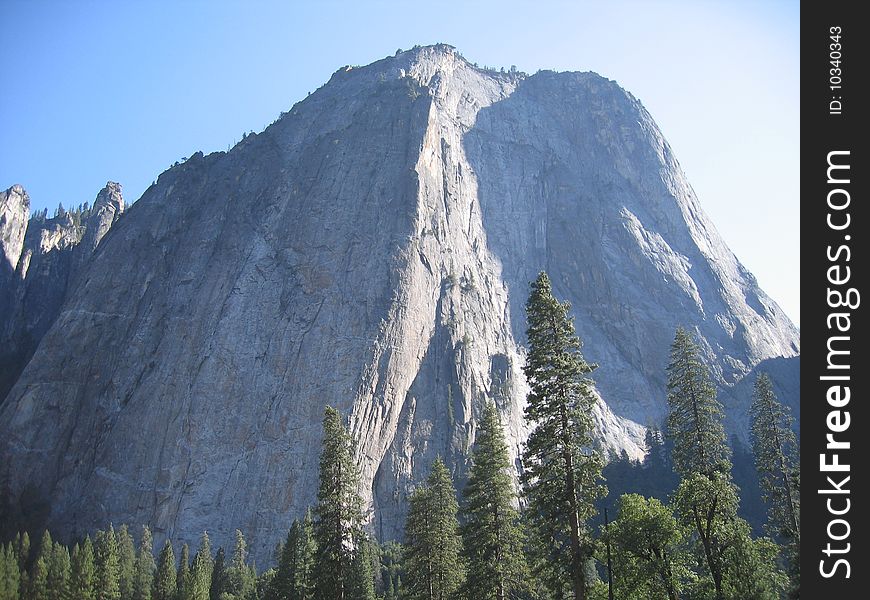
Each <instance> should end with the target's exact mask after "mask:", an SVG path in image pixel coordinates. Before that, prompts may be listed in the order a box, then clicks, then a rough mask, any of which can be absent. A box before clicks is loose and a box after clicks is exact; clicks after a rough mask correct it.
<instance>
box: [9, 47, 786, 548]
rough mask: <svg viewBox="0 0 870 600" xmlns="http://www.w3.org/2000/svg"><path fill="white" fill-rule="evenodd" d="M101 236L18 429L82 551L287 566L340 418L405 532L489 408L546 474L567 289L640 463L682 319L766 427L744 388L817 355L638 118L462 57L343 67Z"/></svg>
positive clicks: (606, 410)
mask: <svg viewBox="0 0 870 600" xmlns="http://www.w3.org/2000/svg"><path fill="white" fill-rule="evenodd" d="M109 195H111V192H109ZM118 197H119V196H118ZM113 206H114V205H113ZM121 206H122V205H121ZM5 210H6V209H5V208H4V211H5ZM119 212H120V210H118V209H117V208H116V209H115V212H114V213H113V215H114V216H112V219H111V222H114V219H115V216H116V214H117V213H119ZM4 214H5V213H4ZM104 214H105V215H106V219H109V211H108V210H107V211H106V213H104ZM10 222H12V221H11V220H10ZM101 223H104V224H106V228H108V223H109V221H101ZM10 231H12V229H11V228H10ZM99 231H101V229H99V228H95V229H91V228H90V226H89V227H88V230H87V232H86V234H85V235H84V236H83V237H80V238H79V243H78V247H90V246H91V242H88V243H87V244H86V243H85V240H86V239H90V238H88V235H89V234H90V232H99ZM13 233H14V232H13ZM3 235H4V238H3V240H4V246H5V244H6V239H7V237H6V236H7V234H6V233H5V230H4V234H3ZM16 235H17V234H15V235H13V234H10V235H9V239H10V240H11V241H10V242H9V249H8V250H6V249H5V247H4V251H5V252H6V253H7V254H6V256H11V255H14V253H15V246H14V244H13V242H14V240H15V239H17V237H16ZM97 237H100V236H99V235H98V236H97ZM97 241H98V242H99V247H98V248H97V251H96V253H95V254H94V255H93V256H92V258H91V259H90V260H88V261H85V262H84V263H83V264H82V266H81V267H79V270H80V273H79V274H78V275H77V276H76V278H75V283H74V284H72V287H71V288H70V289H69V290H68V291H67V292H66V293H65V296H64V298H65V299H64V301H63V303H62V306H61V307H60V309H59V311H58V312H57V313H56V316H55V317H53V318H52V324H51V326H50V327H49V328H48V329H47V331H46V332H45V334H44V336H42V337H41V341H40V342H39V345H38V347H36V349H35V353H34V354H33V357H32V358H31V359H30V360H29V362H28V364H27V366H26V368H24V370H23V372H22V373H21V374H20V376H19V377H17V381H16V383H15V386H14V387H13V388H12V389H11V391H10V392H9V394H8V395H7V397H6V400H5V401H4V403H3V404H2V407H0V455H2V458H3V460H2V461H0V465H2V466H0V498H2V500H3V502H5V506H6V508H5V510H6V511H7V513H8V515H9V518H10V519H13V518H14V519H17V520H19V521H20V520H22V519H31V520H32V521H37V520H38V521H39V522H40V523H47V524H49V525H50V526H51V528H52V531H55V530H57V531H59V532H62V533H63V534H65V535H76V534H82V533H84V532H85V531H86V530H91V529H93V528H96V527H99V526H103V525H104V524H105V523H107V522H108V521H114V522H115V523H119V522H129V523H148V524H150V525H151V527H152V529H153V530H154V531H155V534H156V537H157V538H158V541H159V538H161V537H163V536H172V537H173V539H176V540H182V541H186V542H188V543H194V542H195V540H196V538H197V537H198V535H199V532H201V531H202V530H204V529H206V528H208V530H209V533H210V534H211V535H212V538H213V540H216V541H215V543H216V544H225V543H228V542H229V540H230V539H231V535H232V532H233V530H234V529H235V528H237V527H238V528H241V529H242V530H243V531H245V533H246V535H247V537H248V538H249V539H250V542H251V548H252V552H253V555H254V557H255V558H256V559H257V560H258V561H259V562H261V563H264V562H268V561H269V560H270V556H271V554H270V553H271V551H272V549H273V548H274V546H275V543H276V542H277V541H278V540H279V539H281V537H282V536H283V535H285V532H286V529H287V527H288V526H289V524H290V521H291V520H292V519H293V518H294V517H296V516H298V515H300V514H301V513H302V511H304V509H305V507H306V506H308V505H310V504H312V503H313V502H314V500H315V494H316V488H317V485H316V483H317V463H318V454H319V444H320V421H321V418H322V412H323V407H324V405H326V404H332V405H334V406H337V407H338V408H340V409H341V411H342V412H343V413H344V414H345V415H347V416H348V419H349V423H350V427H351V430H352V432H353V435H354V437H355V438H356V440H357V441H358V455H359V463H360V467H361V471H362V475H363V487H364V493H365V497H366V501H367V502H368V506H369V509H370V510H371V515H372V528H373V529H374V531H375V532H376V533H377V535H378V536H379V537H381V538H382V539H389V538H395V537H398V536H400V535H401V526H402V522H403V519H404V511H405V504H406V499H407V495H408V492H409V490H410V489H411V488H412V487H413V485H415V483H416V482H418V481H420V479H421V478H422V477H423V475H424V474H425V472H426V470H427V469H428V467H429V465H430V463H431V461H432V460H433V459H434V458H435V456H436V455H441V456H442V457H444V459H445V461H446V462H447V464H448V465H449V466H450V467H451V468H452V469H453V472H454V475H455V477H456V478H457V481H458V482H459V483H460V485H461V481H462V479H463V477H464V474H465V471H466V469H467V466H468V463H467V456H468V450H469V448H470V446H471V444H472V443H473V441H474V436H475V426H476V417H477V416H478V415H479V414H480V411H481V409H482V407H483V405H484V403H485V402H487V401H494V402H495V403H496V404H497V406H498V408H499V410H500V412H501V416H502V421H503V424H504V426H505V428H506V430H507V434H508V439H509V442H510V444H511V448H512V452H513V454H514V456H517V454H518V453H519V449H520V447H521V444H522V442H523V440H524V438H525V436H526V435H527V432H528V424H527V423H525V422H524V420H523V418H522V408H523V402H524V397H525V394H526V392H527V389H528V388H527V385H526V382H525V380H524V378H523V375H522V365H523V357H524V350H523V344H524V341H525V336H524V331H525V317H524V310H523V306H524V302H525V299H526V296H527V294H528V284H529V282H530V281H531V280H532V279H534V277H535V275H536V274H537V273H538V272H539V271H540V270H541V269H546V270H548V271H549V273H550V276H551V279H552V280H553V283H554V288H555V291H556V293H557V294H558V295H559V296H560V297H562V298H565V299H567V300H569V301H570V302H571V303H572V306H573V314H574V316H575V318H576V324H577V331H578V333H579V334H580V336H581V338H582V339H583V340H584V341H585V349H584V352H585V354H586V356H587V358H588V359H590V360H591V361H594V362H597V363H598V364H599V365H600V367H599V369H598V370H597V371H595V373H594V379H595V380H596V383H597V390H598V392H599V393H600V395H601V398H602V399H603V402H600V403H599V404H598V407H597V409H596V414H595V420H596V423H597V427H598V429H597V439H598V442H599V444H600V445H601V446H602V447H604V448H605V449H607V450H608V451H611V452H621V451H623V450H624V451H626V452H627V453H628V454H629V455H632V456H640V455H641V454H642V445H643V441H642V440H643V433H644V425H645V424H647V423H649V422H658V421H660V420H661V419H662V417H663V416H664V414H665V411H666V401H665V389H664V384H665V371H664V369H665V366H666V364H667V357H668V352H669V346H670V343H671V340H672V338H673V333H674V329H675V328H676V326H677V325H679V324H682V325H685V326H688V327H690V328H692V329H693V330H694V331H695V333H696V334H697V336H698V338H699V340H700V342H701V345H702V348H703V351H704V353H705V359H706V360H707V361H708V363H709V364H710V366H711V368H712V370H713V372H714V376H715V378H716V381H717V384H718V385H719V387H720V391H721V397H722V399H723V402H724V404H725V406H726V411H727V413H728V418H729V423H728V425H729V429H731V430H732V431H734V432H737V433H739V434H741V435H745V431H746V409H747V407H748V402H749V398H748V396H747V395H746V393H745V390H746V386H745V385H744V386H743V387H742V388H741V387H735V386H737V384H738V383H740V382H741V381H742V380H743V379H744V378H745V377H746V376H747V375H748V374H750V373H752V371H753V369H754V368H755V367H756V366H757V365H759V364H760V363H762V362H763V361H769V360H778V361H790V360H796V359H795V358H793V357H796V356H797V355H798V354H799V341H798V332H797V330H796V328H795V327H794V326H793V325H792V324H791V323H790V322H789V320H788V319H787V318H786V317H785V315H784V314H783V312H782V311H781V310H780V309H779V307H778V306H777V305H776V304H775V303H774V302H773V301H772V300H771V299H770V298H768V297H767V296H766V295H765V294H764V292H762V290H761V289H759V287H758V284H757V282H756V281H755V279H754V278H753V277H752V275H751V274H750V273H748V272H747V271H746V269H745V268H743V266H742V265H741V264H740V263H739V261H738V260H737V259H736V257H735V256H734V255H733V253H732V252H731V251H730V250H729V249H728V248H727V246H726V245H725V243H724V242H723V241H722V239H721V237H720V236H719V234H718V233H717V232H716V230H715V228H714V227H713V225H712V224H711V223H710V221H709V220H708V219H707V218H706V217H705V215H704V214H703V211H702V210H701V207H700V204H699V202H698V200H697V198H696V197H695V194H694V192H693V191H692V189H691V187H690V186H689V184H688V183H687V181H686V179H685V176H684V175H683V173H682V171H681V169H680V167H679V164H678V163H677V161H676V159H675V158H674V156H673V154H672V152H671V150H670V148H669V147H668V145H667V143H666V142H665V140H664V137H663V136H662V134H661V132H660V131H659V129H658V127H657V126H656V125H655V123H654V122H653V120H652V118H651V117H650V115H649V114H648V113H647V111H646V110H645V109H644V108H643V106H642V105H641V103H640V102H639V101H638V100H637V99H636V98H634V97H633V96H632V95H631V94H629V93H628V92H626V91H624V90H623V89H621V88H620V87H619V86H618V85H617V84H616V83H614V82H613V81H610V80H607V79H605V78H603V77H601V76H599V75H596V74H594V73H553V72H539V73H537V74H535V75H531V76H527V75H524V74H520V73H513V72H510V73H501V72H495V71H491V70H482V69H479V68H477V67H475V66H473V65H472V64H470V63H469V62H467V61H466V60H465V59H464V58H462V57H461V56H460V55H459V54H458V53H457V52H456V51H455V50H454V49H453V48H451V47H449V46H445V45H439V46H430V47H423V48H415V49H414V50H412V51H408V52H402V53H398V54H397V55H396V56H394V57H390V58H386V59H383V60H381V61H378V62H376V63H373V64H372V65H369V66H365V67H345V68H342V69H340V70H339V71H337V72H336V73H335V74H333V76H332V77H331V79H330V80H329V82H328V83H327V84H326V85H324V86H323V87H321V88H320V89H319V90H317V91H316V92H315V93H313V94H311V95H310V96H309V97H308V98H307V99H305V100H304V101H302V102H300V103H298V104H297V105H295V106H294V107H292V108H291V109H290V110H289V112H287V113H284V114H282V116H281V117H280V118H279V119H278V120H277V121H276V122H275V123H273V124H272V125H271V126H269V127H268V128H267V129H266V130H265V131H263V132H262V133H260V134H256V135H250V136H248V137H246V138H245V139H244V140H243V141H242V142H240V143H239V144H238V145H237V146H236V147H234V148H233V149H232V150H231V151H229V152H227V153H223V152H218V153H214V154H210V155H208V156H204V155H203V154H201V153H197V154H195V155H194V156H193V157H191V158H190V159H189V160H187V161H185V162H184V163H183V164H180V165H178V166H175V167H173V168H171V169H169V170H168V171H166V172H164V173H163V174H162V175H160V177H159V179H158V180H157V182H156V183H155V184H154V185H152V186H151V187H150V188H149V189H148V190H147V191H146V192H145V193H144V195H143V196H142V198H141V199H139V200H138V201H137V202H136V203H135V204H134V205H133V206H132V207H131V209H130V210H129V211H128V212H127V214H126V215H125V216H124V218H123V219H122V220H120V221H119V222H117V223H116V224H114V225H113V226H112V227H111V230H109V234H108V235H105V236H104V237H103V239H102V241H99V240H97ZM25 245H26V244H25ZM93 245H96V244H93ZM30 268H31V269H32V268H33V267H32V266H31V267H30ZM23 306H25V312H26V304H25V305H23ZM794 372H795V370H794V369H790V368H780V369H778V370H777V373H784V374H785V375H784V376H785V377H791V376H792V374H793V373H794ZM795 387H796V386H794V385H793V384H792V383H787V384H783V387H781V388H780V389H789V390H794V389H795ZM787 400H789V401H791V402H796V401H797V399H796V398H787ZM33 507H36V508H33ZM28 511H29V512H28Z"/></svg>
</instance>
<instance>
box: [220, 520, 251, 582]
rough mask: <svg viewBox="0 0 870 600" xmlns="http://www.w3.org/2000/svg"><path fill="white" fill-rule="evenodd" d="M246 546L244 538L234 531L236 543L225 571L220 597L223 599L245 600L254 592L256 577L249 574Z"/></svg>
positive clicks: (237, 531) (238, 531)
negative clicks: (222, 596) (244, 599)
mask: <svg viewBox="0 0 870 600" xmlns="http://www.w3.org/2000/svg"><path fill="white" fill-rule="evenodd" d="M247 560H248V546H247V544H246V543H245V536H244V535H242V532H241V531H240V530H238V529H236V543H235V550H234V551H233V559H232V561H231V563H230V566H229V568H228V569H227V570H226V577H225V580H224V586H223V587H224V589H223V592H222V595H224V597H225V598H236V599H242V598H247V597H248V596H249V595H250V594H252V593H253V592H254V591H255V590H256V583H257V576H256V573H252V572H251V568H250V567H249V566H248V564H247Z"/></svg>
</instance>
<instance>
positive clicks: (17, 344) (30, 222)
mask: <svg viewBox="0 0 870 600" xmlns="http://www.w3.org/2000/svg"><path fill="white" fill-rule="evenodd" d="M4 194H5V197H4V196H0V203H3V206H4V209H3V214H4V219H3V220H4V221H5V220H6V219H5V214H6V213H7V212H9V211H11V212H12V213H14V214H17V215H20V217H19V218H18V220H17V221H14V220H12V219H9V223H10V224H15V223H17V225H15V226H14V227H6V226H5V225H4V227H5V228H4V231H3V238H2V240H0V243H2V249H3V251H4V254H6V256H7V259H8V264H9V267H10V268H9V269H8V270H7V268H6V265H5V264H4V267H3V268H4V274H3V275H0V277H2V282H3V287H2V292H0V296H2V299H0V305H2V307H3V310H2V311H0V402H2V398H4V397H5V396H6V394H7V392H8V391H9V389H10V388H11V387H12V385H13V384H14V382H15V380H16V379H17V378H18V376H19V375H20V373H21V371H22V369H23V368H24V366H25V365H26V364H27V361H29V360H30V357H31V356H32V355H33V352H34V351H35V350H36V347H37V346H38V345H39V342H40V340H41V339H42V336H43V335H45V332H46V331H48V329H49V327H51V325H52V324H53V323H54V320H55V318H56V317H57V315H58V312H59V311H60V307H61V305H62V304H63V302H64V300H65V299H66V297H67V293H68V291H69V289H70V287H71V286H72V282H74V281H75V280H76V278H77V276H78V274H79V273H80V272H82V271H84V270H85V268H86V267H87V265H88V263H89V262H90V260H91V258H92V256H93V253H94V251H95V250H96V248H97V245H98V244H99V243H100V240H101V239H102V238H103V236H105V235H106V233H107V232H108V231H109V228H111V226H112V225H113V224H114V223H115V222H116V221H117V220H118V218H119V217H120V215H121V213H123V211H124V200H123V198H122V196H121V186H120V185H119V184H117V183H114V182H112V181H110V182H108V183H107V184H106V187H105V188H103V189H102V190H101V191H100V193H99V194H97V197H96V200H95V201H94V204H93V206H91V207H88V208H87V209H86V210H83V211H76V212H68V211H62V212H59V213H58V214H57V215H55V216H54V217H52V218H50V219H49V218H46V217H45V216H44V215H38V216H34V217H32V218H31V217H30V216H29V215H30V201H29V198H28V196H27V194H26V192H24V190H23V188H22V187H21V186H20V185H16V186H13V187H12V188H10V189H9V190H7V191H6V192H4ZM6 206H8V207H9V208H8V209H7V208H5V207H6ZM6 229H9V230H10V235H9V239H7V233H6ZM19 240H20V241H19ZM13 259H14V261H13Z"/></svg>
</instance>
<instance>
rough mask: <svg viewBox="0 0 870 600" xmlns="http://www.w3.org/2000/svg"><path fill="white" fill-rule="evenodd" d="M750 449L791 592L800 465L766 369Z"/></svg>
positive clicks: (795, 584) (758, 386) (795, 578)
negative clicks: (788, 572) (784, 558)
mask: <svg viewBox="0 0 870 600" xmlns="http://www.w3.org/2000/svg"><path fill="white" fill-rule="evenodd" d="M749 414H750V416H751V418H752V429H751V437H752V452H753V454H754V455H755V468H756V470H757V471H758V476H759V480H760V484H761V490H762V494H763V498H764V501H765V502H766V503H767V506H768V524H769V529H770V530H771V533H772V534H773V535H776V536H779V537H781V538H782V539H783V540H785V542H786V544H787V546H786V555H787V558H788V560H789V563H790V566H791V575H792V588H793V589H792V592H791V593H792V595H793V596H795V597H796V596H797V593H798V589H799V583H800V581H799V578H800V566H799V564H798V563H799V562H800V560H799V548H800V539H801V537H800V490H799V481H800V471H799V469H800V465H799V463H798V461H797V449H798V448H797V441H796V439H795V435H794V432H793V431H792V427H791V426H792V418H791V415H790V414H789V412H788V408H787V407H785V406H783V405H782V404H780V403H779V401H778V400H777V399H776V395H775V394H774V393H773V385H772V384H771V381H770V377H768V376H767V374H766V373H761V374H760V375H759V376H758V378H757V379H756V381H755V390H754V394H753V399H752V406H751V407H750V409H749Z"/></svg>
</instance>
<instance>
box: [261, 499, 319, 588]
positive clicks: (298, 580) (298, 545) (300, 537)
mask: <svg viewBox="0 0 870 600" xmlns="http://www.w3.org/2000/svg"><path fill="white" fill-rule="evenodd" d="M316 549H317V548H316V546H315V544H314V524H313V522H312V520H311V511H308V512H306V513H305V518H304V519H301V520H300V519H296V520H295V521H293V525H292V526H291V527H290V532H289V533H288V534H287V540H286V541H285V542H284V545H283V546H282V547H281V553H280V555H279V557H278V569H277V571H276V573H275V577H274V579H273V580H272V584H271V586H270V591H269V599H270V600H313V598H314V581H313V573H312V572H313V570H314V555H315V552H316Z"/></svg>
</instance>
